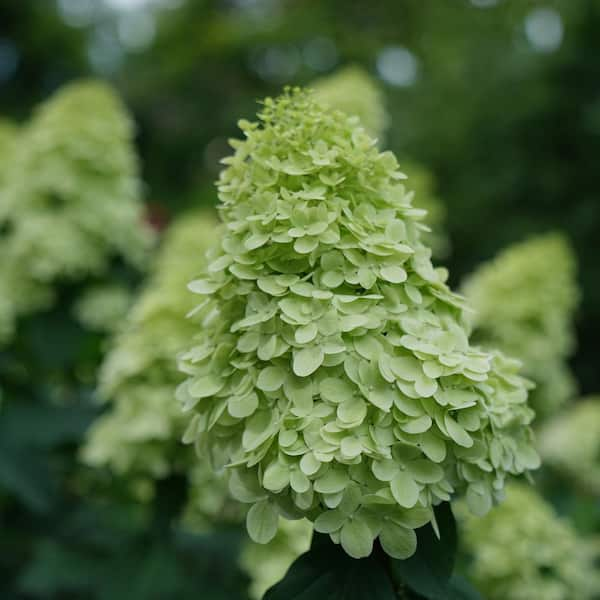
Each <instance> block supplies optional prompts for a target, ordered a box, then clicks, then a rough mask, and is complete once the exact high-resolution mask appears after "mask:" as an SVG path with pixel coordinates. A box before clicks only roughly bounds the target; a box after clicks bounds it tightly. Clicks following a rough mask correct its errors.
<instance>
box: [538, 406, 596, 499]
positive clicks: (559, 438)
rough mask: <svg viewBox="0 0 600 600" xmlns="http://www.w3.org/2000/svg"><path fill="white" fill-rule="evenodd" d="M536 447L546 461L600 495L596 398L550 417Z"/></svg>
mask: <svg viewBox="0 0 600 600" xmlns="http://www.w3.org/2000/svg"><path fill="white" fill-rule="evenodd" d="M538 446H539V449H540V453H541V454H542V456H543V458H544V461H545V462H546V464H548V465H549V466H551V467H553V468H554V469H556V470H557V471H559V472H560V473H562V474H563V475H564V476H566V478H567V479H568V480H570V481H571V482H573V483H574V484H575V485H576V486H577V488H579V489H580V490H581V491H583V492H587V493H591V494H593V495H595V496H598V497H600V397H598V396H590V397H588V398H584V399H582V400H580V401H578V402H576V403H575V404H574V405H573V406H571V407H569V410H568V411H565V412H563V413H561V414H559V415H557V416H556V417H554V418H553V419H552V420H550V421H549V422H548V423H547V424H545V425H544V426H543V428H542V429H541V431H540V432H539V443H538Z"/></svg>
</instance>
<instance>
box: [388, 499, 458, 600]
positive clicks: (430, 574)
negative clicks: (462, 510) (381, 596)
mask: <svg viewBox="0 0 600 600" xmlns="http://www.w3.org/2000/svg"><path fill="white" fill-rule="evenodd" d="M435 516H436V520H437V523H438V527H439V530H440V538H439V539H438V538H437V536H436V535H435V532H434V530H433V527H432V526H431V524H427V525H425V526H424V527H421V528H419V529H418V530H417V532H416V533H417V551H416V552H415V554H413V556H411V557H410V558H408V559H406V560H392V561H390V564H391V568H392V572H393V573H394V575H395V576H396V577H397V578H398V580H400V581H402V582H403V583H404V584H406V585H407V586H408V587H409V588H410V589H411V590H413V591H414V592H417V593H418V594H420V595H421V596H424V597H425V598H427V600H450V599H451V598H452V596H451V595H450V594H451V591H449V590H450V585H451V584H450V578H451V576H452V570H453V569H454V562H455V557H456V547H457V538H456V522H455V521H454V515H453V514H452V510H451V508H450V504H449V503H448V502H444V503H442V504H440V505H439V506H436V507H435Z"/></svg>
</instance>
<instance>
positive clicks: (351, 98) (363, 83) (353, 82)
mask: <svg viewBox="0 0 600 600" xmlns="http://www.w3.org/2000/svg"><path fill="white" fill-rule="evenodd" d="M311 88H312V89H313V90H314V94H315V100H317V102H320V103H321V104H322V105H324V106H325V105H326V106H329V107H330V108H335V109H338V110H341V111H343V112H345V113H346V114H347V115H350V116H353V117H354V116H356V117H358V118H359V119H360V122H361V123H362V125H363V127H364V128H365V129H366V130H367V133H368V134H369V135H370V136H371V137H373V138H377V139H378V140H379V141H380V142H381V140H382V138H383V137H384V135H385V132H386V130H387V128H388V125H389V116H388V113H387V110H386V108H385V100H384V97H383V93H382V91H381V90H380V88H379V86H378V85H377V84H376V83H375V81H374V80H373V78H372V77H371V76H370V75H369V74H368V73H367V72H366V71H365V70H364V69H362V68H361V67H358V66H354V65H353V66H349V67H345V68H343V69H339V70H338V71H336V72H335V73H333V75H328V76H327V77H322V78H321V79H317V80H315V81H314V82H313V83H312V84H311Z"/></svg>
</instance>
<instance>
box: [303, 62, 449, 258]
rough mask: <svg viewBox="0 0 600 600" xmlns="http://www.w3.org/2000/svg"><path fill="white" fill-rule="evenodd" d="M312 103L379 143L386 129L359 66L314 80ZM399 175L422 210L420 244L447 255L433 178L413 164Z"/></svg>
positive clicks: (381, 106)
mask: <svg viewBox="0 0 600 600" xmlns="http://www.w3.org/2000/svg"><path fill="white" fill-rule="evenodd" d="M312 87H313V88H314V93H315V96H314V97H315V100H316V101H317V102H320V103H321V104H323V105H327V106H329V107H331V108H335V109H337V110H341V111H343V112H345V113H346V114H347V115H351V116H357V117H358V118H359V120H360V122H361V124H362V126H363V127H364V128H365V129H366V131H367V133H368V134H369V135H370V136H371V137H373V138H376V139H378V140H379V141H380V145H381V140H382V139H383V138H384V137H385V132H386V130H387V128H388V126H389V121H390V120H389V116H388V114H387V110H386V108H385V99H384V95H383V93H382V91H381V90H380V88H379V86H378V85H377V83H376V82H375V81H374V80H373V78H372V77H371V76H370V75H369V74H368V73H367V72H366V71H364V70H363V69H362V68H360V67H358V66H350V67H345V68H343V69H341V70H339V71H336V72H335V73H334V74H333V75H329V76H328V77H323V78H321V79H318V80H316V81H315V82H314V83H313V84H312ZM402 172H403V173H404V174H405V175H407V176H408V178H409V180H410V184H411V190H412V192H413V193H414V198H413V205H414V206H416V207H418V208H423V209H425V210H426V211H427V215H426V216H425V217H424V218H423V223H424V224H426V225H427V226H429V227H430V228H431V231H430V232H427V231H423V235H422V238H423V242H424V243H425V244H426V245H427V246H429V247H430V248H431V250H432V252H433V256H434V257H435V258H442V257H444V256H446V255H447V254H448V250H449V241H448V238H447V236H446V235H445V234H444V221H445V216H446V210H445V208H444V205H443V204H442V202H441V200H440V199H439V198H438V197H437V196H436V194H435V189H434V188H435V184H434V180H433V176H432V175H431V173H429V172H428V171H427V170H426V169H425V168H424V167H422V166H421V165H419V164H418V163H415V162H413V161H410V160H409V161H402Z"/></svg>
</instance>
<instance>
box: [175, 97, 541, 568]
mask: <svg viewBox="0 0 600 600" xmlns="http://www.w3.org/2000/svg"><path fill="white" fill-rule="evenodd" d="M259 117H260V120H261V123H260V124H258V123H248V122H245V121H243V122H241V123H240V126H241V128H242V130H243V131H244V133H245V135H246V139H245V140H244V141H235V142H233V146H234V148H235V149H236V151H235V154H234V155H233V156H231V157H229V158H227V159H225V161H224V162H225V163H226V164H227V168H226V169H225V170H224V171H223V172H222V173H221V176H220V179H219V197H220V207H219V208H220V212H221V215H222V218H223V221H224V223H225V226H226V230H225V233H224V236H223V238H222V240H221V242H220V243H219V244H218V245H217V246H216V247H214V248H213V249H212V250H211V251H210V257H209V265H208V269H207V273H206V276H205V278H203V279H200V280H196V281H193V282H192V283H191V284H190V289H191V290H192V291H193V292H195V293H197V294H199V295H201V296H203V297H204V300H203V301H202V303H201V304H200V306H201V307H202V310H203V311H206V312H205V314H206V317H205V318H204V320H203V322H202V324H201V326H199V327H198V328H197V338H196V345H195V346H194V347H193V348H192V349H190V350H189V351H188V352H186V353H184V354H183V355H182V356H181V367H182V369H183V370H184V371H185V372H186V373H187V375H188V378H187V379H186V381H185V382H184V383H183V384H182V385H181V386H180V387H179V389H178V397H179V399H180V401H181V402H182V404H183V409H184V411H185V412H187V413H189V418H190V422H189V427H188V429H187V432H186V435H185V439H186V440H187V441H193V442H195V443H196V444H197V447H198V449H199V451H200V452H201V453H205V454H208V455H209V456H210V457H211V460H212V462H213V464H214V465H215V466H216V467H225V469H226V471H227V472H228V474H229V482H230V489H231V491H232V493H233V494H234V495H235V496H236V497H238V498H239V499H240V500H243V501H246V502H251V503H253V506H252V508H251V509H250V511H249V513H248V519H247V525H248V530H249V533H250V535H251V537H253V539H255V540H256V541H259V542H260V541H263V542H264V541H268V540H269V539H270V538H271V537H272V536H273V535H274V534H275V531H276V528H277V520H278V513H281V514H283V515H285V516H289V517H299V516H306V517H308V518H309V519H310V520H312V521H314V523H315V528H316V529H317V530H318V531H322V532H327V533H330V535H331V537H332V539H333V540H334V541H336V542H341V544H342V545H343V547H344V548H345V550H346V551H347V552H348V553H349V554H350V555H352V556H355V557H361V556H366V555H368V554H369V553H370V552H371V548H372V544H373V541H374V539H375V538H377V537H378V536H379V537H380V540H381V543H382V545H383V547H384V548H385V549H386V551H387V552H388V553H390V554H391V555H393V556H398V557H402V556H408V555H410V554H411V553H412V552H413V551H414V548H415V543H416V537H415V533H414V528H416V527H419V526H421V525H423V524H424V523H426V522H428V521H430V520H432V519H433V511H432V507H433V506H434V505H435V504H438V503H440V502H442V501H445V500H450V499H451V498H452V497H453V495H454V494H455V492H457V491H459V490H461V489H466V490H467V493H468V496H469V498H470V505H471V506H472V507H473V508H474V510H476V511H478V512H484V511H485V510H486V509H487V508H489V506H490V505H491V503H492V501H493V499H494V497H495V496H496V495H497V494H498V493H499V492H500V490H501V489H502V486H503V483H504V480H505V477H506V475H507V474H508V473H521V472H523V471H525V470H527V469H528V468H531V467H535V466H536V465H537V460H538V459H537V456H536V454H535V451H534V450H533V449H532V447H531V443H530V432H529V429H528V423H529V421H530V419H531V414H532V413H531V411H530V410H529V409H528V407H527V405H526V399H527V391H526V383H525V382H524V380H523V379H521V378H520V377H519V376H518V374H517V369H518V363H515V362H514V361H510V360H508V359H505V358H504V357H502V356H500V355H497V354H495V353H489V352H485V351H483V350H481V349H478V348H474V347H472V346H471V345H470V344H469V340H468V337H467V333H466V331H465V328H464V327H463V325H462V320H463V308H462V299H461V298H460V297H459V296H457V295H455V294H453V293H452V292H451V291H450V290H449V289H448V288H447V287H446V285H445V283H444V275H445V273H444V272H443V271H442V270H435V269H434V268H433V267H432V265H431V261H430V254H431V252H430V250H429V249H428V248H426V247H425V246H424V245H423V244H422V243H421V225H420V222H419V218H420V217H421V216H422V214H423V211H421V210H417V209H415V208H413V207H412V206H411V203H410V195H409V194H408V193H407V190H406V188H405V186H404V184H403V180H404V175H403V174H402V173H401V172H400V171H399V170H398V165H397V162H396V159H395V158H394V156H393V155H392V154H391V153H389V152H384V153H380V152H379V151H378V150H377V148H376V147H375V142H374V140H373V139H371V138H370V137H369V136H368V135H366V134H365V133H364V130H363V129H362V128H357V127H356V120H355V119H353V118H351V117H348V116H346V115H345V114H344V113H342V112H338V111H329V110H326V109H325V108H323V107H321V106H320V105H319V104H318V103H316V102H315V101H314V100H313V99H312V97H311V96H310V95H307V94H305V93H303V92H301V91H298V90H294V91H288V92H287V93H285V94H284V95H283V96H281V97H280V98H278V99H277V100H272V99H267V100H266V101H265V104H264V110H263V112H262V113H261V114H260V115H259Z"/></svg>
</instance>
